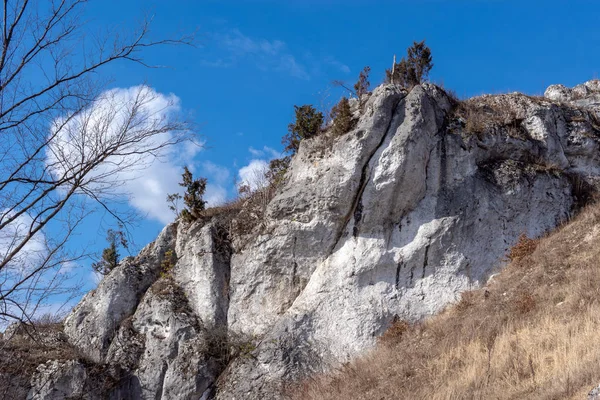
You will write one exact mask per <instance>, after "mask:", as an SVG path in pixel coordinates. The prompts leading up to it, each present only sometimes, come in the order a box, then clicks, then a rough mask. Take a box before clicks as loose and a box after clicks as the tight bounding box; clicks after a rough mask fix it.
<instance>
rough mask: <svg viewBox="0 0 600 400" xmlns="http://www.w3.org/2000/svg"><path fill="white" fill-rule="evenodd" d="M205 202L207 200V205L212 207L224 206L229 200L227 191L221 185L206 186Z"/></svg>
mask: <svg viewBox="0 0 600 400" xmlns="http://www.w3.org/2000/svg"><path fill="white" fill-rule="evenodd" d="M204 200H206V204H207V205H208V206H210V207H214V206H218V205H219V204H223V203H224V202H225V200H227V189H226V188H224V187H223V186H221V185H211V184H208V185H206V192H205V193H204Z"/></svg>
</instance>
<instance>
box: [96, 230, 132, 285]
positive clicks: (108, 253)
mask: <svg viewBox="0 0 600 400" xmlns="http://www.w3.org/2000/svg"><path fill="white" fill-rule="evenodd" d="M106 241H107V242H108V247H107V248H105V249H104V250H102V257H101V258H100V260H99V261H98V262H95V263H93V264H92V268H93V269H94V271H96V272H98V273H99V274H102V275H106V274H108V273H109V272H110V271H112V270H113V269H115V268H116V267H117V265H119V261H120V257H121V255H120V254H119V247H123V248H125V249H127V246H128V243H127V239H126V238H125V234H124V233H123V231H122V230H116V231H115V230H112V229H109V230H108V231H107V232H106Z"/></svg>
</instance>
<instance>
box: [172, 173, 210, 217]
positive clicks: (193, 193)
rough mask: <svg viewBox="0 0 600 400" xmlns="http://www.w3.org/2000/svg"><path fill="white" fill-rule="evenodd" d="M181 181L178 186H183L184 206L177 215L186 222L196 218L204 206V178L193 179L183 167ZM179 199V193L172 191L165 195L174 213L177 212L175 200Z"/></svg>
mask: <svg viewBox="0 0 600 400" xmlns="http://www.w3.org/2000/svg"><path fill="white" fill-rule="evenodd" d="M181 178H182V181H181V182H180V183H179V186H182V187H184V188H185V193H184V195H183V204H184V205H185V208H184V209H183V210H182V211H181V213H179V215H180V216H181V217H182V218H183V219H184V220H185V221H187V222H191V221H194V220H196V219H198V218H199V217H200V215H201V213H202V211H204V209H205V208H206V201H204V199H203V196H204V192H205V191H206V178H198V179H194V176H193V175H192V173H191V172H190V170H189V169H188V167H183V174H182V175H181ZM180 199H181V195H180V194H178V193H173V194H169V195H167V202H169V203H170V205H169V208H170V209H171V210H173V211H175V212H176V213H177V212H178V208H177V202H178V201H179V200H180Z"/></svg>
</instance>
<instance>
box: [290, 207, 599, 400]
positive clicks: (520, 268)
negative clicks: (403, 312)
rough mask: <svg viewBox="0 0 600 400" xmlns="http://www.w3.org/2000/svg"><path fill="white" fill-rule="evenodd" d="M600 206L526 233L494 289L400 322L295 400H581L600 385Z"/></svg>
mask: <svg viewBox="0 0 600 400" xmlns="http://www.w3.org/2000/svg"><path fill="white" fill-rule="evenodd" d="M599 241H600V205H599V204H595V205H592V206H588V207H587V208H585V209H584V210H583V211H582V212H581V213H580V215H579V216H578V217H576V218H575V219H574V220H573V221H572V222H570V223H568V224H566V225H564V226H562V227H561V228H559V229H558V230H557V231H556V232H554V233H552V234H551V235H549V236H547V237H544V238H541V239H539V240H535V239H530V238H527V237H526V236H521V238H520V239H519V242H518V243H517V245H516V246H515V247H514V248H513V249H512V250H511V251H510V252H509V253H508V258H510V259H511V260H512V263H511V264H510V265H509V266H507V267H506V269H505V270H503V271H502V272H501V273H500V274H499V275H498V276H496V277H494V278H493V280H492V282H490V283H489V284H488V285H487V286H486V287H484V288H482V289H479V290H475V291H471V292H467V293H464V294H463V296H462V299H461V301H460V302H459V303H458V304H457V305H456V306H454V307H449V308H448V309H447V310H446V311H445V312H444V313H442V314H440V315H438V316H436V317H434V318H431V319H430V320H428V321H425V322H422V323H418V324H413V325H408V324H407V323H406V322H405V321H398V322H397V323H396V324H395V325H394V326H392V328H390V331H389V332H388V333H386V334H385V335H384V336H383V337H384V338H385V340H381V341H380V343H379V345H378V347H377V348H376V349H375V350H374V351H373V352H371V353H370V354H367V355H365V356H364V357H362V358H360V359H358V360H356V361H355V362H353V363H350V364H347V365H345V366H343V367H341V368H340V369H339V370H338V371H336V372H334V373H332V374H330V375H326V376H318V377H312V378H311V379H310V380H308V381H306V382H303V383H302V384H300V385H299V386H296V387H294V388H293V390H291V391H290V396H289V397H290V398H292V399H319V400H321V399H322V400H327V399H346V398H351V399H378V400H385V399H492V398H493V399H581V398H585V395H586V393H587V392H588V391H589V390H590V389H591V388H592V387H594V386H596V385H598V384H599V383H600V336H599V335H598V331H599V330H600V246H598V242H599Z"/></svg>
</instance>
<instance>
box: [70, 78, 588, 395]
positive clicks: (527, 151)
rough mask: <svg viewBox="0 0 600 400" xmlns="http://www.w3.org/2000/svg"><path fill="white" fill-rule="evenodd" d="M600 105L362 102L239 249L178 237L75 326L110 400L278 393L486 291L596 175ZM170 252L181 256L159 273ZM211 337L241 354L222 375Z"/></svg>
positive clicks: (83, 308)
mask: <svg viewBox="0 0 600 400" xmlns="http://www.w3.org/2000/svg"><path fill="white" fill-rule="evenodd" d="M599 96H600V83H598V82H596V81H590V82H587V83H585V84H583V85H579V86H578V87H576V88H574V89H568V88H566V87H564V86H561V85H554V86H551V87H550V88H548V90H547V91H546V94H545V99H540V98H532V97H529V96H525V95H520V94H509V95H501V96H482V97H479V98H475V99H472V100H469V102H470V103H469V104H470V105H471V106H474V107H478V109H480V110H483V112H484V113H488V111H487V110H496V111H495V112H501V113H503V116H501V117H498V116H497V115H496V116H494V115H492V114H489V115H488V114H484V115H485V116H486V117H489V118H490V119H491V121H492V123H491V124H490V127H488V128H486V129H485V130H484V131H481V132H473V131H469V129H468V126H469V124H468V123H469V122H472V121H465V120H464V119H463V118H462V117H457V114H456V113H455V110H454V105H453V101H452V100H451V99H450V98H448V97H447V96H446V94H445V93H444V92H443V91H442V90H441V89H439V88H437V87H436V86H434V85H430V84H424V85H422V86H417V87H415V88H414V89H413V90H411V91H410V92H407V91H405V90H401V89H399V88H397V87H395V86H393V85H383V86H380V87H378V88H377V89H376V90H375V91H374V92H373V93H372V94H371V96H370V97H368V100H366V104H365V106H364V109H363V110H362V112H361V111H360V110H358V105H357V104H355V103H356V102H355V103H353V107H355V108H356V110H355V114H356V115H357V116H358V115H360V119H359V121H358V123H357V125H356V127H355V128H354V129H353V130H352V131H351V132H349V133H347V134H345V135H342V136H341V137H338V138H336V139H335V140H334V141H333V143H332V144H330V145H329V144H328V141H327V140H325V139H324V137H323V136H321V137H319V138H316V139H314V140H308V141H304V142H302V144H301V146H300V150H299V152H298V154H297V155H296V156H295V157H294V159H293V161H292V165H291V168H290V170H289V171H288V173H287V180H286V183H285V184H284V185H283V186H282V187H281V188H280V189H279V191H278V193H277V195H276V196H275V197H274V198H273V200H272V201H271V202H270V204H269V205H268V207H267V213H266V220H265V221H264V224H263V225H261V226H259V227H257V228H255V230H254V231H253V232H252V234H250V235H248V237H245V238H244V240H239V241H235V240H234V244H235V243H237V244H238V245H237V246H235V245H234V246H233V248H232V246H231V243H230V238H229V237H227V234H226V231H225V230H224V229H223V227H222V226H220V225H219V223H217V221H216V219H213V220H212V221H208V222H207V221H199V222H196V223H194V224H192V225H189V226H188V225H185V224H183V223H180V224H179V225H178V226H175V225H173V226H170V227H167V228H166V230H165V231H164V232H163V233H162V234H161V236H160V237H159V239H157V242H156V243H155V244H153V245H151V246H149V247H148V248H147V249H145V250H144V251H143V252H142V253H141V255H140V256H138V257H137V258H136V259H133V260H127V261H125V262H124V263H123V264H122V265H120V266H119V267H118V268H117V270H115V271H113V272H112V273H111V274H110V275H109V276H107V277H106V278H105V279H104V281H103V282H102V283H101V284H100V285H99V287H98V289H97V290H96V291H95V293H93V294H89V295H88V296H86V297H85V298H84V300H82V302H81V304H80V305H79V306H77V307H76V308H75V309H74V311H73V313H72V314H71V315H70V316H69V318H68V319H67V322H66V324H65V325H66V326H65V332H66V333H67V335H68V337H69V338H70V341H71V343H73V344H74V345H76V346H77V347H78V348H80V349H81V351H82V352H84V353H85V354H86V355H88V356H89V357H92V359H94V360H95V361H96V362H100V363H107V364H108V365H118V366H119V367H120V368H121V369H123V370H125V371H128V374H129V375H130V376H131V379H129V380H127V382H126V383H124V384H122V385H121V386H120V387H119V388H117V389H115V390H113V392H111V396H113V398H118V397H119V396H121V397H122V396H126V395H130V396H133V398H143V399H175V398H182V399H186V398H189V399H192V398H194V399H195V398H203V399H209V398H215V397H216V398H218V399H267V398H268V399H277V398H279V397H280V396H281V389H282V387H283V385H284V384H285V383H286V382H288V381H291V380H294V379H301V378H304V377H306V376H307V375H309V374H311V373H314V372H319V371H323V370H327V369H328V368H331V367H335V366H337V365H339V364H340V363H343V362H346V361H348V360H350V359H351V358H353V357H355V356H357V355H358V354H360V353H361V352H363V351H365V350H367V349H368V348H370V347H372V346H373V345H374V344H375V343H376V339H377V337H378V336H379V335H381V334H382V333H383V332H384V331H385V330H386V329H387V328H388V327H389V325H390V323H391V322H392V321H393V320H394V319H397V318H400V319H406V320H410V321H416V320H419V319H422V318H424V317H427V316H429V315H432V314H434V313H437V312H439V311H440V310H441V309H443V308H444V307H445V306H446V305H448V304H450V303H452V302H455V301H457V300H458V299H459V296H460V294H461V293H462V292H463V291H465V290H468V289H470V288H474V287H477V286H479V285H481V284H484V283H485V282H486V281H487V280H488V279H489V278H490V276H491V275H492V274H493V273H494V272H496V271H497V270H498V269H499V268H501V267H502V265H503V264H504V257H505V254H506V252H507V250H508V249H509V248H510V247H511V246H512V245H514V244H515V242H516V240H517V238H518V236H519V235H520V234H522V233H526V234H527V235H528V236H530V237H535V236H539V235H541V234H543V233H545V232H547V231H549V230H551V229H553V228H555V227H556V226H557V225H559V224H560V223H561V222H563V221H564V220H566V219H567V218H569V217H570V215H572V212H573V210H574V207H576V206H577V205H578V204H580V203H581V202H582V201H583V200H585V195H586V191H585V189H586V187H587V186H588V185H592V186H593V185H596V186H598V183H599V181H600V158H599V155H600V154H599V144H600V100H599V99H600V97H599ZM498 110H499V111H498ZM493 118H496V119H493ZM167 250H172V251H173V252H174V253H175V254H176V257H177V262H176V263H175V264H174V266H173V268H172V269H171V270H170V272H168V274H167V275H168V276H165V271H164V268H163V266H161V264H164V263H163V259H164V254H165V252H166V251H167ZM134 266H135V267H134ZM161 271H162V272H161ZM139 272H143V273H141V274H140V273H139ZM161 275H162V277H161V278H159V276H161ZM165 285H166V286H165ZM149 288H150V289H149ZM225 331H228V332H229V335H230V337H235V338H244V340H245V342H244V341H242V342H240V343H237V344H236V345H235V346H233V340H231V341H229V342H227V341H226V340H225V339H224V338H223V337H221V335H222V334H223V332H225ZM215 337H216V338H218V340H217V341H219V340H221V341H223V340H225V341H226V342H227V345H226V346H224V347H226V348H228V354H227V356H230V355H231V347H235V351H234V353H235V355H238V357H237V358H235V359H234V360H233V361H232V362H231V363H229V365H228V366H227V368H226V369H225V370H224V371H223V368H224V365H223V363H222V360H223V354H222V352H221V353H219V352H218V351H215V348H214V347H215V346H216V347H219V345H218V343H216V342H215V340H214V338H215ZM236 340H237V339H236ZM250 342H252V343H250ZM225 358H228V357H225ZM219 374H220V376H219ZM217 377H218V380H217Z"/></svg>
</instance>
